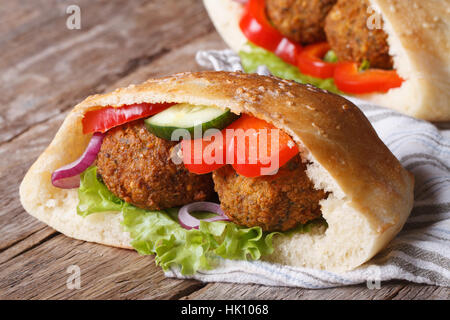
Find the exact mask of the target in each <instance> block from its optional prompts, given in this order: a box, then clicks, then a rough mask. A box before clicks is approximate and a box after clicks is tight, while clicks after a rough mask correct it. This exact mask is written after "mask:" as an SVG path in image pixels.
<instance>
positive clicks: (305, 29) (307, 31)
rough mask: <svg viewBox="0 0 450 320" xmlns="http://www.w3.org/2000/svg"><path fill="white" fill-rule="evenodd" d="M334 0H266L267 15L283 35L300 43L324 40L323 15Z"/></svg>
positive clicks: (329, 8) (324, 15) (325, 14)
mask: <svg viewBox="0 0 450 320" xmlns="http://www.w3.org/2000/svg"><path fill="white" fill-rule="evenodd" d="M335 3H336V0H266V9H267V15H268V17H269V19H270V21H271V22H272V24H273V26H274V27H275V28H276V29H277V30H278V31H280V32H281V33H282V34H283V35H284V36H286V37H288V38H289V39H292V40H294V41H296V42H299V43H301V44H309V43H315V42H320V41H325V32H324V29H323V28H324V24H325V17H326V16H327V14H328V12H329V11H330V10H331V8H332V7H333V5H334V4H335Z"/></svg>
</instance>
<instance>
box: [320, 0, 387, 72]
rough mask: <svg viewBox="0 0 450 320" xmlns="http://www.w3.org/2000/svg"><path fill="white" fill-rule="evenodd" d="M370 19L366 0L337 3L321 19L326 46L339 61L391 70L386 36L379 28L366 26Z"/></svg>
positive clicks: (340, 1) (343, 0)
mask: <svg viewBox="0 0 450 320" xmlns="http://www.w3.org/2000/svg"><path fill="white" fill-rule="evenodd" d="M370 19H371V14H370V10H369V4H368V2H367V0H360V1H347V0H338V2H337V3H336V5H335V6H334V7H333V9H331V11H330V12H329V13H328V16H327V17H326V19H325V33H326V36H327V40H328V43H329V44H330V46H331V49H332V50H333V51H334V52H335V53H336V55H337V57H338V59H339V60H340V61H354V62H358V63H361V62H362V61H364V60H367V61H369V63H370V66H371V67H373V68H381V69H392V66H393V63H392V57H391V56H390V55H389V46H388V44H387V34H386V33H385V32H384V31H383V30H382V29H381V27H380V26H377V25H374V26H373V27H369V26H370V25H369V23H368V22H369V20H370ZM378 19H382V18H381V16H380V17H378ZM381 22H382V20H380V25H381Z"/></svg>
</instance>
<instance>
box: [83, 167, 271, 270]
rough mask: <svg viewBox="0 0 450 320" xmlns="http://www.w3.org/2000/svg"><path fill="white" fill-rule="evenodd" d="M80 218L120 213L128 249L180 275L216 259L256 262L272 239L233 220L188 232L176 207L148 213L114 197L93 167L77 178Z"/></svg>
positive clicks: (210, 265) (206, 266)
mask: <svg viewBox="0 0 450 320" xmlns="http://www.w3.org/2000/svg"><path fill="white" fill-rule="evenodd" d="M78 196H79V204H78V206H77V212H78V214H79V215H82V216H87V215H89V214H91V213H94V212H105V211H119V212H122V215H123V222H122V224H123V226H124V228H125V230H126V231H127V232H129V233H130V236H131V239H132V242H131V245H132V246H133V247H134V248H135V249H136V250H137V251H138V252H139V253H140V254H142V255H148V254H154V255H155V261H156V263H157V264H158V265H160V266H161V267H162V268H163V269H164V270H167V269H168V268H170V267H171V266H179V267H180V268H181V272H182V273H183V274H193V273H195V272H196V271H197V270H200V269H211V268H213V267H214V265H215V263H216V262H217V257H222V258H225V259H240V260H246V259H251V260H257V259H260V258H261V257H262V256H263V255H268V254H271V253H272V252H273V246H272V238H273V236H274V235H276V234H277V233H276V232H272V233H266V232H263V231H262V229H261V228H260V227H252V228H245V227H241V226H238V225H236V224H234V223H232V222H224V221H216V222H205V221H201V223H200V226H199V229H198V230H195V229H192V230H186V229H184V228H183V227H181V226H180V224H179V223H178V209H177V208H172V209H168V210H160V211H147V210H143V209H140V208H137V207H134V206H132V205H130V204H129V203H126V202H125V201H123V200H121V199H119V198H118V197H116V196H115V195H113V194H112V193H111V192H110V191H109V190H108V189H107V188H106V186H105V185H104V184H103V183H102V182H101V181H99V179H98V177H97V168H96V167H95V166H92V167H90V168H88V169H87V170H86V171H85V172H83V173H82V174H81V183H80V188H79V189H78Z"/></svg>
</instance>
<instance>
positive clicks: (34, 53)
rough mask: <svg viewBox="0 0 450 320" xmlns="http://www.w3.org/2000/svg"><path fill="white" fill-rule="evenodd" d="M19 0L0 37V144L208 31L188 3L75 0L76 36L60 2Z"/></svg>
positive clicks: (192, 1)
mask: <svg viewBox="0 0 450 320" xmlns="http://www.w3.org/2000/svg"><path fill="white" fill-rule="evenodd" d="M25 2H26V3H28V2H32V3H33V4H28V5H26V8H27V10H25V11H22V10H21V9H19V8H17V9H18V10H19V11H20V12H23V13H24V16H23V17H22V18H21V19H19V20H20V22H21V23H20V24H13V25H12V26H13V27H14V28H11V29H9V30H8V31H7V32H6V34H5V35H4V36H2V38H0V42H1V44H2V48H8V50H1V51H0V71H1V73H0V85H1V88H0V91H1V92H2V95H1V96H0V124H1V127H0V143H1V142H5V141H9V140H11V139H12V138H13V137H15V136H16V135H18V134H20V133H21V132H23V131H24V130H26V128H27V127H28V126H29V125H30V124H33V123H39V122H42V121H45V120H46V119H49V118H51V117H53V116H55V115H56V114H58V113H60V112H61V111H62V110H66V109H68V108H70V107H71V106H72V105H73V104H74V102H76V101H79V100H80V99H82V98H84V97H85V96H87V95H89V94H91V93H93V92H101V91H103V90H104V89H105V87H106V86H108V85H109V84H111V83H113V82H114V81H116V80H117V79H120V78H122V77H123V76H125V75H127V74H129V73H130V72H132V71H134V70H135V69H137V68H138V67H139V66H140V65H142V64H147V63H149V62H151V61H152V60H153V59H155V58H157V57H159V56H161V54H163V53H165V52H167V51H169V50H171V49H173V48H176V47H180V46H182V45H184V44H186V43H188V42H190V41H191V40H193V39H195V38H197V37H199V36H203V35H206V34H207V33H209V32H211V31H212V30H213V26H212V24H211V22H210V21H209V19H208V18H207V15H206V13H205V11H204V9H203V7H202V3H201V2H200V1H196V0H185V1H177V0H158V1H143V0H135V1H120V0H113V1H90V0H76V1H73V2H71V3H70V4H75V5H79V6H80V8H81V23H82V24H81V30H69V29H67V28H66V19H67V17H68V15H66V13H65V9H66V7H67V6H68V4H67V3H63V2H60V1H58V2H57V1H52V2H50V3H49V2H47V1H44V0H40V1H25ZM15 6H19V5H18V4H12V5H11V7H7V8H12V9H9V10H5V11H3V10H2V16H8V13H9V11H14V7H15ZM3 12H4V13H3ZM180 17H186V18H180ZM8 21H9V20H8ZM2 28H4V25H2Z"/></svg>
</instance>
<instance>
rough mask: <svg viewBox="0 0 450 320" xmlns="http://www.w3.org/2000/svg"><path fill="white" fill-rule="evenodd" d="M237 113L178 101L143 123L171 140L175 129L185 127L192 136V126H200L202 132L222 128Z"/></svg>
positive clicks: (157, 134)
mask: <svg viewBox="0 0 450 320" xmlns="http://www.w3.org/2000/svg"><path fill="white" fill-rule="evenodd" d="M237 118H238V115H236V114H234V113H232V112H231V111H230V110H229V109H227V110H223V109H220V108H217V107H213V106H204V105H192V104H188V103H179V104H175V105H173V106H171V107H170V108H168V109H166V110H164V111H162V112H160V113H158V114H156V115H154V116H153V117H150V118H147V119H145V125H146V127H147V129H148V131H150V132H151V133H153V134H154V135H155V136H157V137H160V138H162V139H166V140H171V138H172V133H173V131H175V130H176V129H185V130H187V131H188V132H189V133H190V134H191V137H192V138H193V137H194V128H195V127H197V126H201V127H202V134H204V133H205V131H206V130H208V129H211V128H216V129H219V130H221V129H223V128H225V127H226V126H228V125H229V124H230V123H231V122H233V121H234V120H236V119H237Z"/></svg>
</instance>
